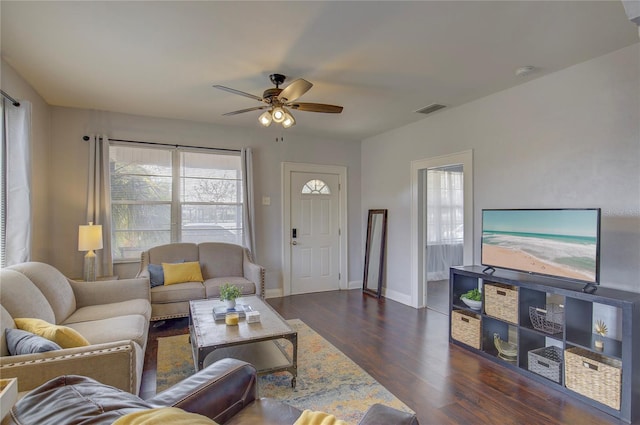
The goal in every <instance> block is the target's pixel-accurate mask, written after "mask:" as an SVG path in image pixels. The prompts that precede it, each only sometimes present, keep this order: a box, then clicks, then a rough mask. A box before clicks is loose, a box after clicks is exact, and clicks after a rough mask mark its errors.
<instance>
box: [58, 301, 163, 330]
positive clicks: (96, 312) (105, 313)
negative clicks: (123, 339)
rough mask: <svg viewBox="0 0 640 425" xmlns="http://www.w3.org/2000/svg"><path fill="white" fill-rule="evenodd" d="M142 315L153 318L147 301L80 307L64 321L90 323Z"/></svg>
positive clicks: (66, 323) (66, 322) (67, 322)
mask: <svg viewBox="0 0 640 425" xmlns="http://www.w3.org/2000/svg"><path fill="white" fill-rule="evenodd" d="M131 314H140V315H142V316H145V317H147V318H149V317H151V305H150V304H149V302H148V301H147V300H141V299H133V300H127V301H122V302H118V303H111V304H101V305H89V306H86V307H80V308H79V309H77V310H76V311H75V313H73V314H72V315H71V316H69V317H68V318H67V320H65V321H64V323H65V325H68V324H69V323H78V322H88V321H91V320H102V319H109V318H112V317H118V316H128V315H131Z"/></svg>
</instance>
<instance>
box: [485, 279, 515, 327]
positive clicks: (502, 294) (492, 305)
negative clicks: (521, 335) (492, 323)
mask: <svg viewBox="0 0 640 425" xmlns="http://www.w3.org/2000/svg"><path fill="white" fill-rule="evenodd" d="M484 312H485V313H487V315H489V316H492V317H495V318H497V319H500V320H504V321H506V322H509V323H513V324H516V325H517V324H518V289H517V288H515V287H512V286H509V285H502V284H500V283H486V284H485V285H484Z"/></svg>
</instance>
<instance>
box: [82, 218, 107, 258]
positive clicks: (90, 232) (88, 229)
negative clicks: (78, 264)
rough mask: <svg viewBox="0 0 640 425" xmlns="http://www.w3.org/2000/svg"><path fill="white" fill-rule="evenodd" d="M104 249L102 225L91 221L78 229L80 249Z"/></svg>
mask: <svg viewBox="0 0 640 425" xmlns="http://www.w3.org/2000/svg"><path fill="white" fill-rule="evenodd" d="M94 249H102V225H100V224H96V225H94V224H93V223H89V224H88V225H81V226H79V229H78V251H92V250H94Z"/></svg>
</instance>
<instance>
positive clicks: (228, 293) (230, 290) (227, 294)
mask: <svg viewBox="0 0 640 425" xmlns="http://www.w3.org/2000/svg"><path fill="white" fill-rule="evenodd" d="M241 295H242V292H240V288H238V287H237V286H235V285H232V284H230V283H225V284H223V285H222V286H221V287H220V301H226V303H227V310H232V309H234V308H235V307H236V298H239V297H240V296H241Z"/></svg>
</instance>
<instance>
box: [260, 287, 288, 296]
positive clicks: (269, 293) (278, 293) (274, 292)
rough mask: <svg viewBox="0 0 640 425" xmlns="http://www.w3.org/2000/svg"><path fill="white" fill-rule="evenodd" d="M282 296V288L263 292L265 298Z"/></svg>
mask: <svg viewBox="0 0 640 425" xmlns="http://www.w3.org/2000/svg"><path fill="white" fill-rule="evenodd" d="M283 296H284V291H283V290H282V288H277V289H267V290H265V291H264V297H265V298H280V297H283Z"/></svg>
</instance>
